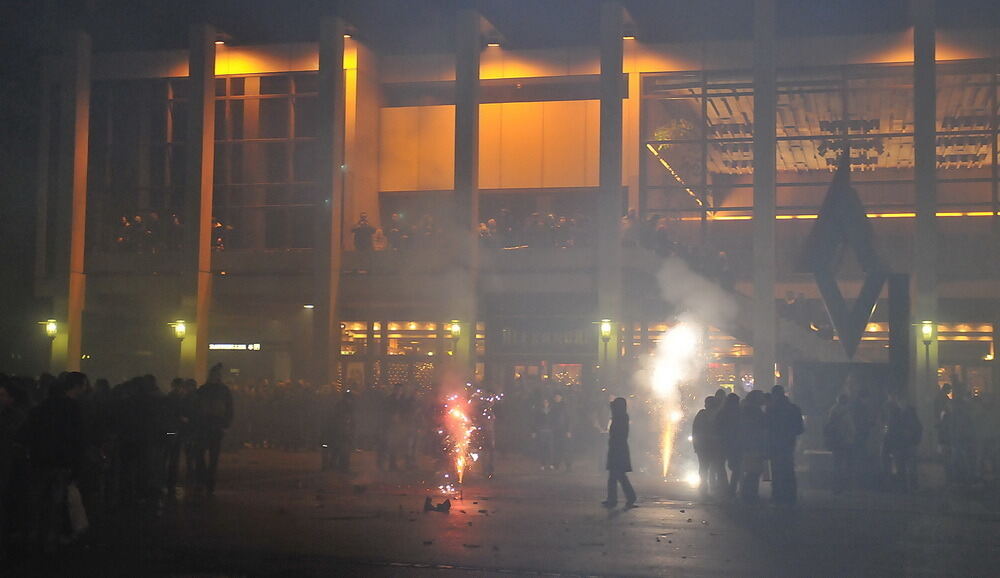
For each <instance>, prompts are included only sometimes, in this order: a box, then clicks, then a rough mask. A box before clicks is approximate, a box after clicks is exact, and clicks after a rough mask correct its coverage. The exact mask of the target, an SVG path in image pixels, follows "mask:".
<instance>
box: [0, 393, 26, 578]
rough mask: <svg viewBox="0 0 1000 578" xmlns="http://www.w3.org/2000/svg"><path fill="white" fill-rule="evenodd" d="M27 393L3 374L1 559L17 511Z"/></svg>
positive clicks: (0, 406) (0, 399) (0, 415)
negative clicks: (20, 439) (17, 476)
mask: <svg viewBox="0 0 1000 578" xmlns="http://www.w3.org/2000/svg"><path fill="white" fill-rule="evenodd" d="M26 404H27V394H25V393H24V391H23V390H21V389H20V388H19V387H17V386H16V385H15V384H14V382H13V380H8V378H7V376H5V375H2V374H0V561H2V560H3V559H4V556H5V550H6V549H5V544H6V537H7V534H8V533H9V532H10V530H11V529H12V528H13V524H12V523H11V522H12V520H11V517H10V512H12V511H13V510H14V508H13V507H12V506H13V502H14V497H13V494H14V492H13V491H11V486H12V484H11V481H12V480H13V479H14V471H15V469H16V467H17V463H18V461H19V458H20V454H23V451H22V450H21V447H20V444H18V443H16V442H15V439H16V436H17V434H18V432H19V431H20V429H21V426H23V425H24V421H25V419H26V418H27V414H26V413H25V410H24V408H25V405H26Z"/></svg>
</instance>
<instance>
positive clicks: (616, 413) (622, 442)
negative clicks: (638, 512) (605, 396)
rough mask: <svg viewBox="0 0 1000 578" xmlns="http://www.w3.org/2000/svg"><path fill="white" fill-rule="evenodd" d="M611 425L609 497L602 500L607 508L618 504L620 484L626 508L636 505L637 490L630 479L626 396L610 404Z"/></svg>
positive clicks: (609, 434)
mask: <svg viewBox="0 0 1000 578" xmlns="http://www.w3.org/2000/svg"><path fill="white" fill-rule="evenodd" d="M609 406H610V407H611V425H610V427H609V428H608V466H607V467H608V499H607V500H605V501H603V502H601V505H603V506H604V507H606V508H613V507H615V506H616V505H617V504H618V484H621V486H622V492H624V493H625V508H634V507H635V500H636V497H635V490H634V489H632V483H631V482H629V481H628V475H627V473H628V472H631V471H632V457H631V455H630V454H629V451H628V411H627V408H626V403H625V398H624V397H616V398H615V399H614V400H613V401H612V402H611V403H610V404H609Z"/></svg>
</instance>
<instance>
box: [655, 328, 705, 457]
mask: <svg viewBox="0 0 1000 578" xmlns="http://www.w3.org/2000/svg"><path fill="white" fill-rule="evenodd" d="M703 334H704V330H703V328H702V327H701V326H700V325H698V324H697V323H694V322H691V321H685V320H682V321H680V322H678V323H677V324H676V325H674V326H673V327H671V328H670V329H668V330H667V332H666V333H665V334H664V335H663V339H662V340H661V341H660V343H659V344H657V347H656V353H655V354H654V357H653V372H652V380H651V383H650V386H651V388H652V390H653V393H654V394H655V395H656V397H657V399H659V400H660V403H661V410H660V411H661V414H660V455H661V461H662V464H663V476H664V477H666V475H667V472H668V471H669V470H670V459H671V457H672V455H673V449H674V438H675V437H676V435H677V430H678V428H679V427H680V423H681V421H682V420H683V419H684V411H683V408H682V404H681V396H680V385H681V384H682V383H684V382H686V381H690V380H692V379H694V378H696V377H697V376H698V375H699V374H700V373H701V371H702V368H703V365H704V360H703V359H702V355H703V348H702V335H703Z"/></svg>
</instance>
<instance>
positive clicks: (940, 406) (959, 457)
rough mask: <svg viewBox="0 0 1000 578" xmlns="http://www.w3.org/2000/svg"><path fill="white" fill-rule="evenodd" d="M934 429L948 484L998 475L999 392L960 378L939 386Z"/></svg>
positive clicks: (999, 458) (962, 483)
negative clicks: (973, 386)
mask: <svg viewBox="0 0 1000 578" xmlns="http://www.w3.org/2000/svg"><path fill="white" fill-rule="evenodd" d="M933 409H934V418H935V423H934V430H935V431H934V433H935V435H936V441H937V446H938V450H939V451H940V453H941V457H942V459H943V461H944V464H945V475H946V478H947V481H948V483H949V484H952V485H955V486H971V485H974V484H978V483H981V482H982V481H984V480H986V479H987V478H988V477H992V478H993V479H994V480H995V479H997V478H998V477H1000V420H998V419H997V417H996V416H997V415H998V411H1000V396H997V395H996V394H994V395H992V396H987V395H986V394H984V393H983V392H982V391H979V390H972V389H970V388H969V387H967V386H966V385H965V384H963V383H962V382H960V381H956V382H955V383H946V384H944V385H942V386H941V389H940V391H939V392H938V396H937V398H936V399H935V402H934V408H933Z"/></svg>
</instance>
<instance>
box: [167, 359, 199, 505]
mask: <svg viewBox="0 0 1000 578" xmlns="http://www.w3.org/2000/svg"><path fill="white" fill-rule="evenodd" d="M194 383H195V382H194V381H193V380H185V379H183V378H180V377H176V378H174V380H173V381H172V382H171V383H170V393H168V394H167V398H166V414H167V426H168V427H167V498H168V499H173V498H174V497H176V490H177V477H178V474H179V472H180V457H181V452H182V451H183V452H184V458H185V461H184V464H185V466H186V467H185V475H186V477H187V479H188V480H190V479H191V478H192V472H193V471H194V467H193V466H194V455H193V452H192V451H191V435H192V431H191V429H192V426H193V423H194V421H195V419H196V417H195V407H194V394H195V390H196V386H195V385H194Z"/></svg>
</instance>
